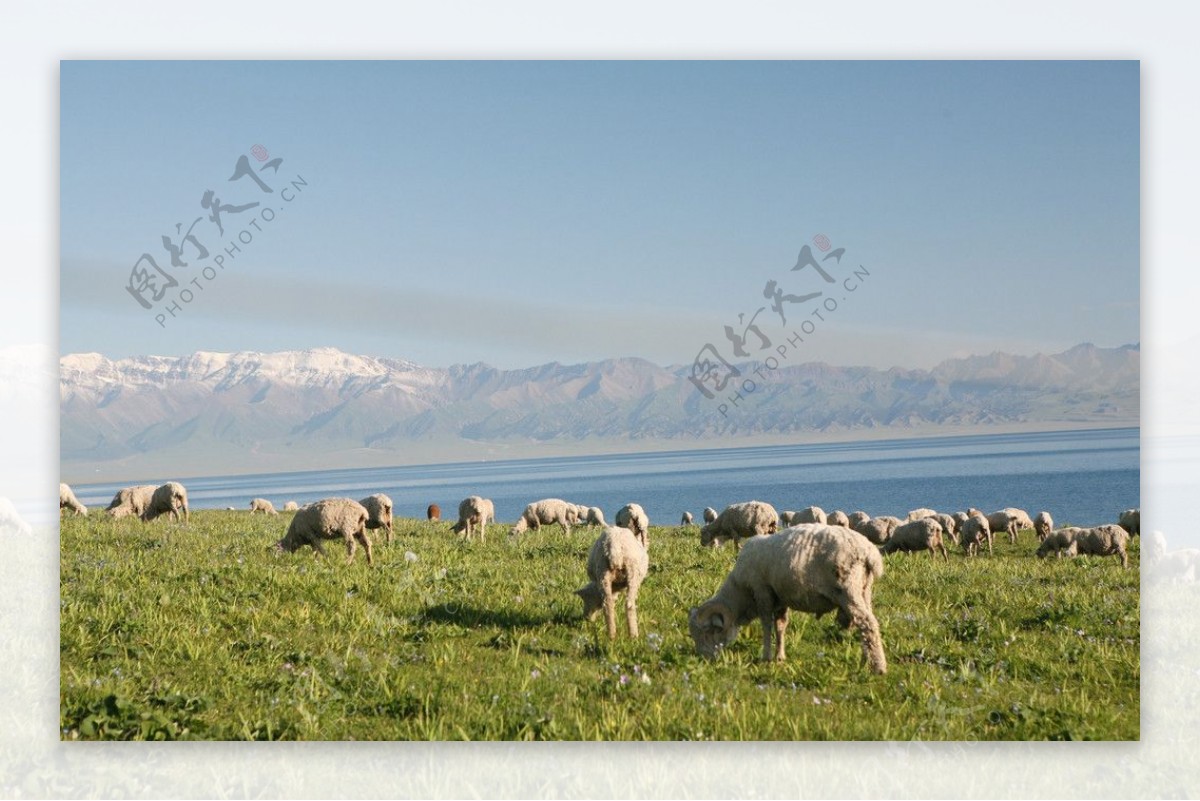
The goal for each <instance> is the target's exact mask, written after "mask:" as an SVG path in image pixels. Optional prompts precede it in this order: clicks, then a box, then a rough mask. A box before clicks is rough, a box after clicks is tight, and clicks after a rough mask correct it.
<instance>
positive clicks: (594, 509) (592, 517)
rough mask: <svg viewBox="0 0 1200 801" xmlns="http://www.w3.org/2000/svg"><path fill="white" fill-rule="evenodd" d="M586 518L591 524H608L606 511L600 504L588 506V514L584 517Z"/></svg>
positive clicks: (602, 525)
mask: <svg viewBox="0 0 1200 801" xmlns="http://www.w3.org/2000/svg"><path fill="white" fill-rule="evenodd" d="M584 519H585V520H586V521H587V524H588V525H589V526H601V527H604V526H607V525H608V523H606V522H604V512H603V510H601V509H600V507H599V506H589V507H588V508H587V515H586V516H585V517H584Z"/></svg>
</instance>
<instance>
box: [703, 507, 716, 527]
mask: <svg viewBox="0 0 1200 801" xmlns="http://www.w3.org/2000/svg"><path fill="white" fill-rule="evenodd" d="M716 519H717V510H716V509H714V508H712V507H711V506H705V507H704V522H705V523H711V522H712V521H714V520H716Z"/></svg>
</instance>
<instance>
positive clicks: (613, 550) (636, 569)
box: [575, 526, 650, 640]
mask: <svg viewBox="0 0 1200 801" xmlns="http://www.w3.org/2000/svg"><path fill="white" fill-rule="evenodd" d="M649 570H650V559H649V557H648V556H647V554H646V548H645V547H644V546H643V544H642V541H641V539H639V538H638V535H637V534H635V533H634V532H633V531H630V530H629V529H627V528H622V527H618V526H605V527H604V531H603V532H601V534H600V536H599V537H598V538H597V539H596V541H595V542H594V543H593V544H592V550H591V552H590V553H589V554H588V562H587V574H588V578H589V579H590V580H591V581H590V582H589V583H588V584H587V585H585V586H583V587H580V588H579V589H578V590H575V594H576V595H578V596H579V597H580V598H581V599H583V617H584V619H586V620H591V619H593V618H594V617H595V616H596V613H597V612H598V611H599V610H600V609H603V610H604V623H605V626H606V627H607V628H608V638H609V639H610V640H615V639H616V638H617V621H616V594H617V593H618V592H619V591H621V590H625V621H626V623H627V624H628V626H629V636H630V637H631V638H633V639H637V636H638V620H637V596H638V590H639V589H640V588H641V586H642V582H643V581H644V580H645V578H646V574H647V573H648V572H649Z"/></svg>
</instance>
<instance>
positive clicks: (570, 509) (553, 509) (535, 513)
mask: <svg viewBox="0 0 1200 801" xmlns="http://www.w3.org/2000/svg"><path fill="white" fill-rule="evenodd" d="M574 517H575V507H574V505H573V504H569V503H567V502H566V501H564V500H562V499H560V498H546V499H544V500H540V501H534V502H533V503H531V504H529V505H528V506H526V507H525V511H523V512H522V513H521V519H520V520H518V521H517V524H516V525H515V526H513V527H512V528H511V529H509V532H508V536H510V537H513V536H516V535H517V534H520V533H521V532H523V531H528V530H529V529H533V530H534V531H537V530H538V529H539V528H541V527H542V526H543V525H552V524H554V523H558V524H559V525H560V526H562V529H563V533H564V534H570V533H571V523H572V522H574V520H573V518H574Z"/></svg>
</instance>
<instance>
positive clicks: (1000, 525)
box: [987, 506, 1033, 543]
mask: <svg viewBox="0 0 1200 801" xmlns="http://www.w3.org/2000/svg"><path fill="white" fill-rule="evenodd" d="M987 520H988V527H989V528H991V530H992V534H999V533H1000V532H1001V531H1007V532H1008V541H1009V542H1012V543H1015V542H1016V541H1017V532H1018V531H1020V530H1021V529H1024V528H1033V521H1032V520H1030V519H1029V514H1028V513H1027V512H1025V511H1024V510H1022V509H1015V508H1013V507H1011V506H1008V507H1005V508H1004V509H1001V510H999V511H997V512H992V513H991V514H990V515H988V516H987Z"/></svg>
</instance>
